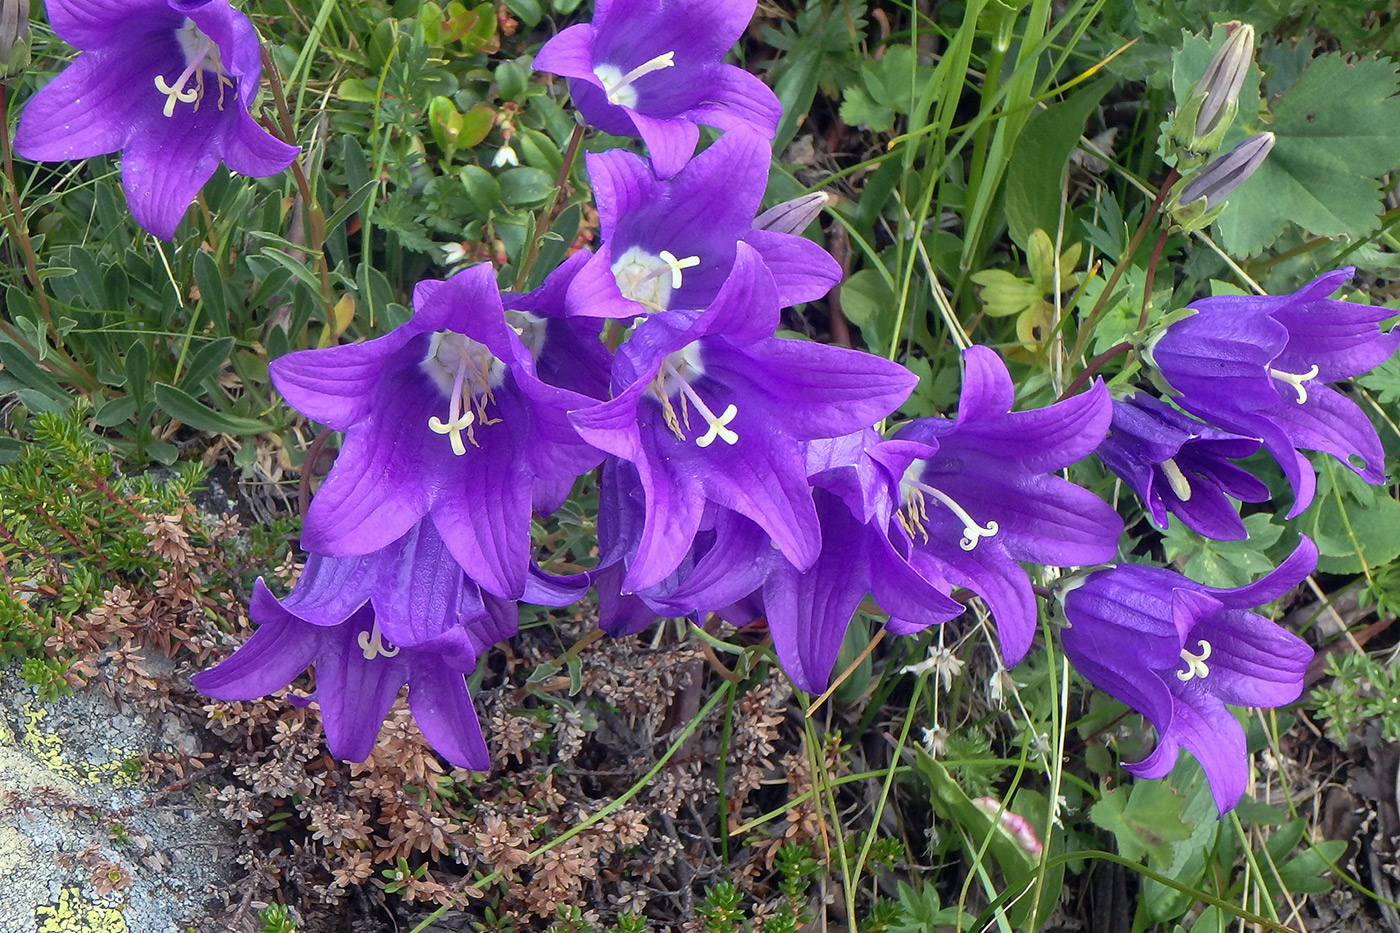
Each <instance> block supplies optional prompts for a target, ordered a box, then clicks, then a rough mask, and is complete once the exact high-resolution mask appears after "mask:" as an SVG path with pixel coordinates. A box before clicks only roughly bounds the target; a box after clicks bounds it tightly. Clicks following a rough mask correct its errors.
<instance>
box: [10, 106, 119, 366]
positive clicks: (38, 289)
mask: <svg viewBox="0 0 1400 933" xmlns="http://www.w3.org/2000/svg"><path fill="white" fill-rule="evenodd" d="M9 94H10V89H9V87H8V86H7V85H4V84H0V156H3V160H4V166H5V184H6V189H7V190H8V192H9V202H10V210H9V212H8V213H7V214H6V215H5V225H6V226H7V227H9V228H10V235H11V236H12V237H14V240H15V242H16V243H17V244H19V250H20V252H21V253H23V254H24V272H25V275H26V277H27V278H28V279H29V287H30V289H31V290H32V292H33V295H34V300H35V302H37V303H38V305H39V314H40V315H41V316H42V317H43V319H44V324H45V326H46V328H47V330H48V332H49V335H50V336H51V338H52V340H53V345H52V346H46V347H42V348H40V347H35V346H34V345H33V344H31V343H30V342H29V341H28V340H26V339H25V338H24V337H23V336H22V335H21V334H20V333H19V331H18V330H17V329H16V328H15V327H14V326H13V325H11V324H10V322H9V321H6V320H4V319H2V318H0V333H4V335H5V336H6V337H8V338H9V339H10V340H12V341H14V343H15V344H16V345H17V346H18V347H19V348H20V349H22V350H23V351H24V352H25V353H27V354H28V355H29V356H31V357H33V358H34V359H36V360H38V359H42V358H43V357H44V356H48V355H51V356H53V357H54V358H55V359H57V360H58V361H59V363H60V364H62V366H63V368H64V369H65V370H66V371H67V373H66V374H67V376H68V377H69V378H70V379H71V380H72V381H73V382H76V383H79V384H80V385H82V386H83V387H84V388H86V389H87V390H88V391H97V390H98V389H100V388H101V386H100V385H98V382H97V380H96V379H94V378H93V377H92V375H91V374H90V373H89V372H88V371H87V369H86V368H84V367H83V366H82V365H81V364H80V363H78V361H77V360H75V359H73V357H71V356H69V355H68V353H67V351H65V350H64V349H63V347H62V346H61V345H60V343H59V336H58V329H57V328H56V327H55V326H54V321H53V313H52V312H51V311H50V310H49V296H48V295H47V294H45V292H44V283H43V280H42V279H40V277H39V263H38V260H37V259H36V258H35V256H34V244H33V243H32V242H31V241H30V239H29V230H28V228H27V226H26V225H25V222H24V209H23V207H22V206H21V205H20V202H19V186H18V185H17V184H16V183H15V162H14V154H13V152H12V151H11V149H10V114H9ZM40 350H42V351H43V352H42V353H41V352H40Z"/></svg>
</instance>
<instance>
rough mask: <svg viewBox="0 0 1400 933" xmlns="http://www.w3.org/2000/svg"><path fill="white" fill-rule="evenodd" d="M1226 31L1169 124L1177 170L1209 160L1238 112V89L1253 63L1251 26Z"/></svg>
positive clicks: (1234, 25)
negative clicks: (1228, 32) (1217, 49)
mask: <svg viewBox="0 0 1400 933" xmlns="http://www.w3.org/2000/svg"><path fill="white" fill-rule="evenodd" d="M1227 28H1230V29H1231V32H1230V34H1229V36H1228V38H1226V40H1225V44H1224V45H1222V46H1221V47H1220V50H1219V51H1217V52H1216V53H1215V57H1214V58H1212V59H1211V60H1210V64H1209V65H1207V66H1206V70H1205V74H1203V75H1201V80H1200V81H1198V82H1196V86H1195V87H1194V88H1192V89H1191V93H1190V94H1189V95H1188V96H1187V98H1186V103H1185V104H1183V105H1182V107H1181V110H1180V111H1179V112H1178V113H1177V115H1176V118H1175V119H1174V120H1173V121H1172V125H1171V139H1172V142H1174V143H1176V144H1177V146H1178V147H1179V148H1180V150H1181V151H1180V152H1178V154H1177V158H1178V162H1177V167H1178V168H1181V169H1188V168H1193V167H1194V166H1196V165H1199V164H1200V163H1202V162H1204V161H1205V160H1206V159H1208V158H1210V156H1211V155H1212V154H1213V153H1214V152H1215V150H1216V149H1218V148H1219V147H1220V142H1221V140H1222V139H1224V137H1225V132H1226V131H1227V130H1228V129H1229V128H1230V124H1232V123H1233V122H1234V121H1235V114H1236V113H1237V112H1238V110H1239V97H1240V89H1241V88H1243V87H1244V79H1245V77H1246V76H1247V75H1248V74H1249V68H1250V66H1251V65H1252V64H1254V27H1253V26H1250V25H1243V26H1241V25H1240V24H1238V23H1232V24H1227Z"/></svg>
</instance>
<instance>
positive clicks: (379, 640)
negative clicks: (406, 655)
mask: <svg viewBox="0 0 1400 933" xmlns="http://www.w3.org/2000/svg"><path fill="white" fill-rule="evenodd" d="M355 641H356V643H357V644H358V645H359V646H360V653H361V654H362V655H364V659H365V660H366V661H373V660H374V659H375V658H379V657H385V658H392V657H393V656H394V655H396V654H398V653H399V651H400V650H402V649H400V648H398V647H396V646H394V645H391V644H389V643H388V642H387V641H385V640H384V636H383V634H382V633H381V632H380V631H379V623H378V622H374V623H372V624H371V625H370V629H369V631H368V632H361V633H360V637H359V638H357V639H356V640H355Z"/></svg>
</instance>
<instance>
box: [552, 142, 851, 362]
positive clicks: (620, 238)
mask: <svg viewBox="0 0 1400 933" xmlns="http://www.w3.org/2000/svg"><path fill="white" fill-rule="evenodd" d="M584 158H585V161H586V162H587V164H588V178H589V181H590V182H591V183H592V185H593V196H594V199H595V200H596V201H597V204H598V225H599V229H600V233H601V238H602V246H601V247H600V248H599V250H598V251H597V252H596V253H594V254H593V257H592V258H591V259H590V260H589V261H588V262H587V263H586V264H585V265H584V266H583V268H581V269H580V270H579V272H578V274H577V275H576V276H575V277H574V279H573V281H572V282H570V284H569V289H568V295H567V303H568V307H569V311H570V313H571V314H580V315H585V316H588V317H615V318H630V317H634V316H637V315H648V314H657V313H659V312H662V311H666V310H670V309H685V310H698V309H701V308H708V307H709V306H710V303H711V302H713V301H714V299H715V296H716V295H718V294H719V290H720V288H721V287H722V286H723V285H724V283H725V281H726V280H727V279H728V278H729V274H730V271H731V270H732V269H733V266H734V257H735V249H736V245H737V244H738V243H739V242H740V241H742V242H744V243H747V244H748V245H749V246H750V247H752V248H753V249H754V250H756V251H757V253H758V255H759V256H760V257H761V258H762V260H763V263H764V264H765V265H766V266H767V268H768V271H769V273H770V274H771V275H772V276H773V280H774V282H775V283H776V285H777V296H776V301H770V302H769V303H768V304H766V305H762V306H755V307H754V308H752V309H750V312H749V316H750V317H752V318H755V319H758V320H759V321H761V322H762V324H763V326H764V327H766V328H767V333H770V334H771V333H772V332H773V331H774V329H776V327H777V325H778V310H779V309H780V308H786V307H788V306H790V305H794V304H797V303H799V302H803V301H813V300H815V299H817V298H820V297H821V296H822V295H825V294H826V293H827V291H828V290H829V289H830V288H831V286H833V285H835V284H836V283H837V282H839V281H841V267H840V266H839V265H838V264H837V262H836V260H834V259H832V258H831V256H829V255H828V254H827V252H826V250H824V249H822V248H821V247H820V246H818V245H817V244H816V243H813V242H812V241H811V240H806V239H803V238H802V237H800V236H796V235H794V234H791V233H783V232H780V231H778V230H770V229H754V226H753V225H754V212H755V211H757V210H758V206H759V201H760V200H761V199H762V197H763V189H764V187H765V186H766V185H767V184H768V166H769V162H770V156H769V153H768V145H767V143H765V142H764V141H763V140H762V139H760V138H759V137H757V136H755V135H754V134H753V133H750V132H747V131H744V130H734V131H731V132H729V133H725V134H724V135H723V136H721V137H720V138H719V139H718V140H716V141H715V143H714V145H712V146H710V148H708V149H706V150H705V151H704V152H702V153H700V155H698V156H696V157H695V158H694V159H693V160H691V162H690V164H688V165H687V166H686V167H685V168H684V169H682V170H681V171H680V173H679V174H677V175H676V176H675V177H674V178H671V179H669V180H667V181H662V180H660V179H658V178H657V177H656V176H655V175H654V174H652V170H651V167H650V166H649V165H648V164H647V162H646V160H644V159H641V158H639V157H637V156H635V155H633V154H632V153H630V152H623V151H622V150H620V149H612V150H609V151H607V152H602V153H597V154H594V153H589V154H588V155H587V156H585V157H584Z"/></svg>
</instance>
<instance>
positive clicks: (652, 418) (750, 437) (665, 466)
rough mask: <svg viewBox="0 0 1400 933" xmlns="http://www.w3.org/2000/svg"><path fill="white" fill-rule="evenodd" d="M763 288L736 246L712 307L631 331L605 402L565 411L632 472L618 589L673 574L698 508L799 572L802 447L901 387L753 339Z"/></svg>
mask: <svg viewBox="0 0 1400 933" xmlns="http://www.w3.org/2000/svg"><path fill="white" fill-rule="evenodd" d="M773 291H774V287H773V281H772V276H770V275H769V273H768V271H767V269H766V268H765V267H764V265H763V262H762V260H761V259H760V258H759V256H758V254H757V252H756V251H755V250H753V249H752V248H751V247H749V246H748V245H746V244H740V245H739V246H738V253H737V258H736V260H735V262H734V271H733V275H732V276H730V278H729V280H728V281H727V282H726V283H725V284H724V287H723V288H722V290H721V291H720V294H719V295H718V296H717V297H716V299H715V301H714V304H713V305H712V306H711V307H710V309H709V310H708V311H706V312H703V313H700V312H690V311H672V312H669V313H667V314H664V315H657V316H656V317H654V318H651V319H650V320H648V321H647V322H646V323H645V324H644V325H643V326H639V327H637V328H636V329H635V330H634V331H633V333H632V336H631V338H630V339H629V340H628V341H627V343H625V344H623V346H622V347H621V348H620V349H619V350H618V353H617V356H616V358H615V361H614V363H613V391H614V398H613V399H612V400H611V401H609V402H605V403H603V404H602V405H597V406H594V407H592V408H586V409H582V410H579V411H575V412H572V413H571V417H572V419H573V422H574V425H575V426H576V427H577V428H578V430H579V433H580V434H581V435H582V436H583V437H584V439H585V440H587V441H589V442H590V443H592V444H593V445H594V446H596V447H598V448H599V449H601V450H603V451H605V452H607V453H609V454H612V455H613V456H616V457H618V458H620V459H622V460H626V461H628V462H630V463H633V464H634V465H636V467H637V471H638V476H639V478H640V481H641V487H642V489H643V492H644V498H645V519H644V525H643V528H642V530H641V532H640V534H639V536H638V543H637V547H636V550H635V552H634V553H633V555H632V557H631V559H630V562H629V565H628V568H627V574H626V578H625V580H624V582H623V584H622V587H621V589H622V592H624V593H630V592H636V591H639V590H644V589H646V588H648V587H651V586H655V585H656V584H658V583H660V582H662V581H663V580H665V579H666V578H667V577H668V576H670V574H671V573H672V572H673V571H674V570H675V569H676V568H677V567H678V566H680V564H681V561H682V560H683V559H684V557H685V555H686V553H687V552H688V551H689V550H690V549H691V544H692V542H693V541H694V539H695V535H696V533H697V532H698V531H699V528H700V521H701V518H702V516H703V514H704V511H705V504H706V502H713V503H715V504H716V505H719V506H722V507H724V508H727V509H732V510H734V511H736V512H738V513H740V514H741V515H744V516H747V517H748V518H749V519H751V520H753V521H754V522H755V523H757V524H758V525H759V527H761V528H762V529H763V530H764V532H766V533H767V534H768V536H769V537H771V538H772V540H773V543H774V545H776V546H777V548H778V549H779V550H780V551H782V553H783V555H784V556H786V557H787V558H788V560H790V561H792V563H793V564H795V565H796V566H797V567H799V568H801V569H806V568H808V567H810V566H811V565H812V562H813V561H815V560H816V559H817V554H818V553H819V551H820V549H821V532H820V529H819V527H818V522H817V515H816V509H815V507H814V505H813V503H812V493H811V490H810V488H809V486H808V484H807V471H806V464H805V458H804V454H803V450H802V445H801V442H802V441H806V440H812V439H815V438H821V437H837V436H840V435H844V434H849V433H851V432H853V431H857V430H860V429H862V428H864V427H866V426H867V425H870V424H872V423H874V422H875V421H877V420H878V419H880V418H881V417H883V416H885V415H887V414H889V412H890V411H892V410H893V409H894V408H895V407H897V406H898V405H899V404H900V402H902V401H903V400H904V399H905V398H906V397H907V396H908V394H909V392H910V390H911V389H912V388H913V384H914V381H915V377H914V376H913V375H912V374H911V373H910V372H909V371H908V370H906V369H905V368H904V367H902V366H899V365H897V364H895V363H890V362H887V361H885V360H882V359H879V358H877V357H875V356H872V355H870V354H868V353H860V352H857V351H852V350H845V349H842V348H840V347H829V346H822V345H819V344H814V343H806V342H803V341H798V340H783V339H779V338H775V337H765V336H763V330H764V327H765V326H766V325H765V324H764V322H761V321H755V320H754V319H753V318H752V316H751V314H750V312H751V310H752V309H753V308H755V307H760V308H761V307H769V306H771V305H772V304H773V301H774V298H773Z"/></svg>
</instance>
